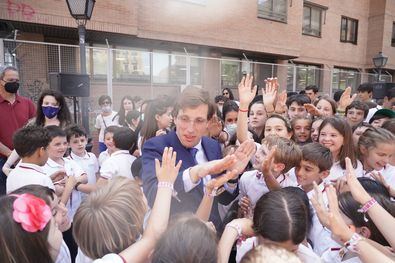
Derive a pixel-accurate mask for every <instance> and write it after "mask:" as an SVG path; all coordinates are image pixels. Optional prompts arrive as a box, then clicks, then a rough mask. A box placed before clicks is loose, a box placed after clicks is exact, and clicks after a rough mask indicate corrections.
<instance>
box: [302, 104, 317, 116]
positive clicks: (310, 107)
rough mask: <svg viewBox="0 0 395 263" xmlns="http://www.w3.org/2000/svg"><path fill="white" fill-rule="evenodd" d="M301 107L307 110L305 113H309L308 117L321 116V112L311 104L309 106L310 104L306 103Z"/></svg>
mask: <svg viewBox="0 0 395 263" xmlns="http://www.w3.org/2000/svg"><path fill="white" fill-rule="evenodd" d="M303 106H304V107H305V109H306V110H307V112H308V113H310V115H313V116H322V112H321V111H320V110H319V109H317V107H316V106H314V105H313V104H311V103H306V104H304V105H303Z"/></svg>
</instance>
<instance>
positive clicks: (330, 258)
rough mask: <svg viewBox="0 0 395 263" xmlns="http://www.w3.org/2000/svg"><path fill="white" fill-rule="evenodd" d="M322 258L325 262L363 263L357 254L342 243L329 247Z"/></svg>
mask: <svg viewBox="0 0 395 263" xmlns="http://www.w3.org/2000/svg"><path fill="white" fill-rule="evenodd" d="M321 260H322V262H323V263H362V261H361V260H360V259H359V257H358V255H357V254H355V253H353V252H351V251H349V250H348V249H346V248H345V247H341V246H340V245H338V246H334V247H331V248H329V249H327V250H326V251H325V252H324V253H323V254H322V256H321Z"/></svg>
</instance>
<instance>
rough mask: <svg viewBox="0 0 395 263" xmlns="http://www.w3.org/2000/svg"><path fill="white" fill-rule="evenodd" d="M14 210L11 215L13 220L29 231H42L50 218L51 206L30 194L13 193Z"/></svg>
mask: <svg viewBox="0 0 395 263" xmlns="http://www.w3.org/2000/svg"><path fill="white" fill-rule="evenodd" d="M14 196H16V197H17V198H16V199H15V201H14V204H13V208H14V212H13V213H12V217H13V218H14V220H15V222H18V223H20V224H21V225H22V228H23V229H24V230H25V231H27V232H30V233H35V232H37V231H42V230H43V229H44V228H45V226H46V225H47V224H48V222H49V221H50V220H51V218H52V212H51V208H49V206H48V205H47V204H46V203H45V201H44V200H42V199H41V198H38V197H36V196H34V195H31V194H21V195H14Z"/></svg>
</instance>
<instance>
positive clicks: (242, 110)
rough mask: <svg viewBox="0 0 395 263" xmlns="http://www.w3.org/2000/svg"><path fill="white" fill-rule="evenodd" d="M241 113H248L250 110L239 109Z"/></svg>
mask: <svg viewBox="0 0 395 263" xmlns="http://www.w3.org/2000/svg"><path fill="white" fill-rule="evenodd" d="M239 111H240V112H248V109H241V108H239Z"/></svg>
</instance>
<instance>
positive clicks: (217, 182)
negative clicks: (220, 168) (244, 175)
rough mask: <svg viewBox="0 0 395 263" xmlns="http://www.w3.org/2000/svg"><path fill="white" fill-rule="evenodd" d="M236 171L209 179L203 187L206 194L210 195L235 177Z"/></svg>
mask: <svg viewBox="0 0 395 263" xmlns="http://www.w3.org/2000/svg"><path fill="white" fill-rule="evenodd" d="M237 175H238V173H237V170H232V171H227V172H226V174H224V175H221V176H218V177H216V178H213V179H211V180H210V181H208V182H207V183H206V185H205V188H206V193H208V194H211V193H212V192H213V191H214V190H215V189H218V188H220V187H221V186H223V185H224V184H225V183H226V182H227V181H229V180H231V179H233V178H234V177H235V176H237Z"/></svg>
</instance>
